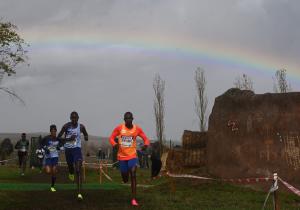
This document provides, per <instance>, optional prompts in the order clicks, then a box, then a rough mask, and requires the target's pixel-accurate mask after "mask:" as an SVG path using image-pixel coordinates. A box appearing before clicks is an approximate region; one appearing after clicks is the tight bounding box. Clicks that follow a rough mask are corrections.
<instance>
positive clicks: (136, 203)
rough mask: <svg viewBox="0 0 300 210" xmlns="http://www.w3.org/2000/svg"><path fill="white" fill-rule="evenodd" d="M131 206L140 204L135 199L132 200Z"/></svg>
mask: <svg viewBox="0 0 300 210" xmlns="http://www.w3.org/2000/svg"><path fill="white" fill-rule="evenodd" d="M131 205H132V206H138V205H139V204H138V202H137V201H136V200H135V199H132V200H131Z"/></svg>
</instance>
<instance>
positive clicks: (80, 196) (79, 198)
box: [77, 193, 83, 201]
mask: <svg viewBox="0 0 300 210" xmlns="http://www.w3.org/2000/svg"><path fill="white" fill-rule="evenodd" d="M77 199H78V200H80V201H82V200H83V197H82V195H81V194H80V193H79V194H78V195H77Z"/></svg>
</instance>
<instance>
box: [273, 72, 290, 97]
mask: <svg viewBox="0 0 300 210" xmlns="http://www.w3.org/2000/svg"><path fill="white" fill-rule="evenodd" d="M273 90H274V92H275V93H287V92H290V91H292V86H291V83H288V81H287V70H286V69H279V70H277V71H276V73H275V78H274V77H273Z"/></svg>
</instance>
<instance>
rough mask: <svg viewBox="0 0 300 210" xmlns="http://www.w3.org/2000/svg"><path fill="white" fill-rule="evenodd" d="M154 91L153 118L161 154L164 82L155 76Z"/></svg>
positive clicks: (163, 129) (163, 133) (163, 121)
mask: <svg viewBox="0 0 300 210" xmlns="http://www.w3.org/2000/svg"><path fill="white" fill-rule="evenodd" d="M153 89H154V103H153V109H154V117H155V125H156V137H157V139H158V141H159V144H160V153H161V154H162V152H163V143H164V139H165V81H164V80H163V79H162V78H161V77H160V75H159V74H156V75H155V77H154V80H153Z"/></svg>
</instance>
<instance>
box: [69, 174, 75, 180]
mask: <svg viewBox="0 0 300 210" xmlns="http://www.w3.org/2000/svg"><path fill="white" fill-rule="evenodd" d="M69 179H70V180H71V181H72V182H74V180H75V177H74V174H69Z"/></svg>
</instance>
